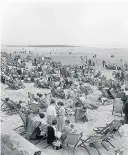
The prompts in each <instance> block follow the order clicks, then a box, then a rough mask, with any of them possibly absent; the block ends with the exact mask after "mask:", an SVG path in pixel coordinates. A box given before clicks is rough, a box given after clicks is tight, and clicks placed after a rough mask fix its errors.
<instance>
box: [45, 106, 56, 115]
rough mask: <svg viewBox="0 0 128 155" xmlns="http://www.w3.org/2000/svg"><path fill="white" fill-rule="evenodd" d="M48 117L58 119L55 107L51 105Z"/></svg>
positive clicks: (48, 109)
mask: <svg viewBox="0 0 128 155" xmlns="http://www.w3.org/2000/svg"><path fill="white" fill-rule="evenodd" d="M47 115H51V116H54V117H56V109H55V106H54V105H49V106H48V108H47Z"/></svg>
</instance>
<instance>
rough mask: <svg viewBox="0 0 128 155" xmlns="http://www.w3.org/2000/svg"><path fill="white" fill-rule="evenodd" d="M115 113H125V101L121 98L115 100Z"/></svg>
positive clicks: (113, 110)
mask: <svg viewBox="0 0 128 155" xmlns="http://www.w3.org/2000/svg"><path fill="white" fill-rule="evenodd" d="M114 112H115V113H119V114H120V115H121V116H122V114H123V101H122V100H121V99H120V98H115V99H114V102H113V109H112V115H113V114H114Z"/></svg>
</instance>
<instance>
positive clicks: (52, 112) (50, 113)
mask: <svg viewBox="0 0 128 155" xmlns="http://www.w3.org/2000/svg"><path fill="white" fill-rule="evenodd" d="M55 118H56V108H55V100H53V99H51V103H50V105H49V106H48V108H47V123H48V124H50V125H52V121H53V120H55Z"/></svg>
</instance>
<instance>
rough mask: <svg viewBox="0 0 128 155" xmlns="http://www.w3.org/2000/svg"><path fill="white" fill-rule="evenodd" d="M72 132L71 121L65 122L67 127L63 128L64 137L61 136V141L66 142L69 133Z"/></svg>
mask: <svg viewBox="0 0 128 155" xmlns="http://www.w3.org/2000/svg"><path fill="white" fill-rule="evenodd" d="M71 130H72V128H71V126H70V121H69V120H65V125H64V126H63V128H62V131H61V132H62V135H61V140H62V141H64V140H65V139H66V136H67V133H68V132H70V131H71Z"/></svg>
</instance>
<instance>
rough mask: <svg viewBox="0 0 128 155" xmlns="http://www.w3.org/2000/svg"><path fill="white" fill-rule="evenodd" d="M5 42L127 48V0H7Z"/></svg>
mask: <svg viewBox="0 0 128 155" xmlns="http://www.w3.org/2000/svg"><path fill="white" fill-rule="evenodd" d="M1 21H2V22H1V23H2V24H1V25H2V26H1V43H2V44H3V45H28V44H29V45H83V46H92V47H125V48H127V47H128V2H126V1H118V2H115V1H111V2H110V1H108V2H107V1H104V2H102V1H96V2H94V1H90V2H89V1H80V0H78V1H74V2H73V1H45V0H44V1H43V0H40V1H38V0H36V1H31V2H30V1H17V2H16V1H6V2H5V3H3V5H2V20H1Z"/></svg>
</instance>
